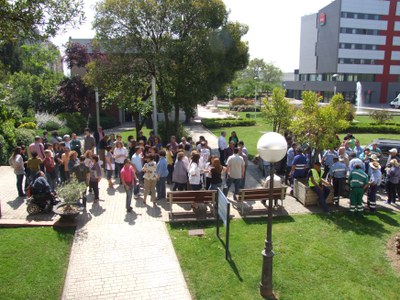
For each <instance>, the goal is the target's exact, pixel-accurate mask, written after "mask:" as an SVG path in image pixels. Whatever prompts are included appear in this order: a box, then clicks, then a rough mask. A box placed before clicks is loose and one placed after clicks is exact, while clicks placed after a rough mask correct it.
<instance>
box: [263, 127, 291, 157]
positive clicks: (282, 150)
mask: <svg viewBox="0 0 400 300" xmlns="http://www.w3.org/2000/svg"><path fill="white" fill-rule="evenodd" d="M257 151H258V154H259V155H260V156H261V158H262V159H263V160H265V161H268V162H271V163H275V162H278V161H280V160H282V158H284V157H285V155H286V151H287V143H286V140H285V138H284V137H283V136H282V135H281V134H279V133H277V132H268V133H266V134H264V135H263V136H261V137H260V139H259V140H258V142H257Z"/></svg>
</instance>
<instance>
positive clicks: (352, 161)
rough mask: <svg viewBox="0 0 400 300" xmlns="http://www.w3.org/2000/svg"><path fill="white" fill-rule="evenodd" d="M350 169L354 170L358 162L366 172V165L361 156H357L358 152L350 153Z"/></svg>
mask: <svg viewBox="0 0 400 300" xmlns="http://www.w3.org/2000/svg"><path fill="white" fill-rule="evenodd" d="M349 159H350V161H349V171H350V172H351V171H353V170H354V166H355V165H356V164H361V169H362V170H363V171H364V172H365V165H364V164H363V161H362V160H361V159H359V158H357V154H356V153H355V152H351V153H350V155H349Z"/></svg>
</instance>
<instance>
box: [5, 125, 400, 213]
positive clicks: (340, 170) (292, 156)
mask: <svg viewBox="0 0 400 300" xmlns="http://www.w3.org/2000/svg"><path fill="white" fill-rule="evenodd" d="M287 141H288V144H289V145H290V146H289V147H288V151H287V155H286V159H285V160H284V161H283V162H286V164H285V165H284V168H283V169H284V170H282V175H283V177H284V179H283V180H282V181H283V182H285V183H286V184H287V185H291V186H293V181H294V179H305V180H308V185H309V187H310V188H311V189H312V190H313V191H314V192H315V193H316V194H317V195H318V199H319V202H320V205H321V207H322V208H323V209H324V210H325V211H329V207H328V206H327V205H326V198H327V197H328V194H329V189H327V188H326V186H324V184H323V181H322V179H326V180H327V182H328V183H329V184H331V185H332V186H333V190H334V196H333V199H334V204H336V205H338V204H339V199H340V196H341V195H342V194H343V191H344V190H345V186H346V184H348V185H349V187H350V211H362V210H363V203H362V196H363V194H364V192H365V191H367V193H368V208H369V209H370V210H371V211H375V209H376V193H377V191H378V188H379V186H380V185H381V183H382V182H381V181H382V174H384V178H386V187H387V195H388V199H387V201H386V203H388V204H390V203H395V202H396V194H397V195H400V187H399V178H400V168H399V161H400V158H399V156H398V155H397V149H395V148H393V149H391V150H390V151H389V153H390V156H389V158H388V160H387V162H383V164H382V165H381V164H380V159H381V158H382V151H381V150H380V149H379V147H377V145H376V144H373V145H372V146H371V147H366V148H363V147H361V146H360V143H359V141H358V140H357V139H356V138H355V137H354V136H353V135H352V134H350V133H349V134H348V135H347V136H346V137H345V138H344V140H343V141H341V142H340V146H339V147H337V148H332V149H326V150H325V151H323V153H322V154H321V155H320V156H319V159H318V160H317V163H316V164H313V165H312V166H311V163H310V162H311V156H312V154H313V153H311V150H310V148H309V147H307V145H297V144H296V143H295V142H292V140H291V139H290V137H287ZM218 150H219V157H218V156H216V155H212V154H211V148H210V147H209V145H208V142H207V140H206V139H205V138H204V137H203V136H200V137H199V140H198V141H193V140H192V139H191V137H182V138H181V139H180V142H178V141H177V138H176V137H175V136H171V137H170V140H169V141H168V143H163V142H162V141H161V139H160V137H158V136H156V135H155V134H154V132H153V131H151V132H150V136H149V137H148V138H147V137H146V136H144V135H143V132H142V131H139V132H138V135H137V137H136V139H135V138H134V137H133V136H132V135H131V136H129V137H128V139H127V140H126V141H123V140H122V136H121V135H120V134H109V135H108V134H105V133H104V132H103V130H102V128H98V129H97V130H96V131H95V132H94V133H93V134H92V133H91V132H90V130H89V128H85V130H84V136H83V138H82V139H78V136H77V134H75V133H73V134H72V135H71V136H69V135H65V136H63V137H59V136H58V134H57V132H53V133H52V134H51V136H48V133H47V132H44V134H43V136H42V137H40V136H37V137H35V140H34V141H33V142H32V143H31V144H30V145H29V146H28V147H25V146H24V145H20V146H18V147H16V148H15V151H14V153H13V155H12V156H11V157H10V159H9V164H10V165H11V166H12V167H13V168H14V173H15V175H16V178H17V190H18V195H19V197H25V196H26V195H25V191H26V189H27V187H28V185H29V184H31V185H33V183H34V181H35V179H36V177H38V175H40V174H45V178H46V179H47V182H48V184H49V186H50V187H51V189H52V190H53V191H54V190H55V189H56V187H57V186H58V185H60V184H64V183H66V182H68V181H69V180H70V178H71V176H75V177H76V178H77V179H78V180H79V181H81V182H85V183H86V185H87V186H88V187H89V192H93V194H94V202H98V201H99V182H100V180H101V179H102V178H103V177H104V178H105V179H106V180H107V181H108V188H110V189H114V188H115V185H116V184H117V185H120V186H123V187H124V189H125V191H126V209H127V211H128V212H130V211H132V207H131V201H132V197H135V198H139V197H142V198H143V202H144V203H146V201H147V198H148V197H149V196H150V201H151V202H152V203H153V204H154V205H156V204H157V201H159V200H162V199H165V198H166V185H167V184H168V185H170V188H171V190H173V191H176V190H187V189H191V190H200V189H217V188H222V189H223V190H224V192H225V193H226V194H227V193H228V191H229V188H230V187H231V186H232V185H233V186H234V191H233V199H234V200H237V196H238V193H239V190H240V189H242V188H244V186H245V180H246V170H247V166H248V152H247V149H246V147H245V145H244V142H243V141H242V140H240V139H239V138H238V136H237V134H236V132H235V131H232V132H231V135H230V136H229V138H227V134H226V132H225V131H222V132H221V135H220V136H219V138H218ZM264 167H265V168H266V171H265V176H267V175H268V171H267V170H268V168H269V163H268V162H264ZM40 172H43V173H40ZM278 173H279V172H278ZM41 177H43V176H41ZM24 178H26V180H25V184H24V183H23V182H24ZM141 192H142V193H141ZM292 192H293V191H291V193H292Z"/></svg>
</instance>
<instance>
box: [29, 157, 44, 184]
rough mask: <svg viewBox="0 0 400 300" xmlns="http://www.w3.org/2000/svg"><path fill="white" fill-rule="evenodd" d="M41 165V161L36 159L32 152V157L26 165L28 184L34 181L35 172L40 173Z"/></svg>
mask: <svg viewBox="0 0 400 300" xmlns="http://www.w3.org/2000/svg"><path fill="white" fill-rule="evenodd" d="M41 164H42V160H41V159H40V158H39V157H38V154H37V153H36V152H32V157H31V158H30V159H28V162H27V164H26V166H27V168H28V170H29V183H33V182H34V181H35V179H36V174H37V172H39V171H40V166H41Z"/></svg>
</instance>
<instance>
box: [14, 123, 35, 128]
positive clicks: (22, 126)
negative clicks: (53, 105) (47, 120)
mask: <svg viewBox="0 0 400 300" xmlns="http://www.w3.org/2000/svg"><path fill="white" fill-rule="evenodd" d="M18 128H26V129H36V124H35V123H34V122H28V123H22V124H21V125H19V126H18Z"/></svg>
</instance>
